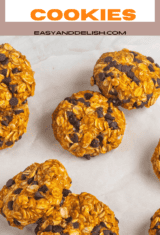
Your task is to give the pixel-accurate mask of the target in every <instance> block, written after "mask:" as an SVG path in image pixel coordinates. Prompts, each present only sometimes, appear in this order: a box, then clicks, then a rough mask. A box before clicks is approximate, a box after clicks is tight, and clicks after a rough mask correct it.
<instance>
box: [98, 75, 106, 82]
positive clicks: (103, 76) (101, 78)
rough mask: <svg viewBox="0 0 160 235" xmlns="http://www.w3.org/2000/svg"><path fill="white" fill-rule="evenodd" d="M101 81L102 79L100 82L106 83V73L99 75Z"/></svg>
mask: <svg viewBox="0 0 160 235" xmlns="http://www.w3.org/2000/svg"><path fill="white" fill-rule="evenodd" d="M99 79H100V81H104V79H105V73H99Z"/></svg>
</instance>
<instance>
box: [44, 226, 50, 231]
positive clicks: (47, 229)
mask: <svg viewBox="0 0 160 235" xmlns="http://www.w3.org/2000/svg"><path fill="white" fill-rule="evenodd" d="M44 232H52V225H48V226H47V228H45V230H44Z"/></svg>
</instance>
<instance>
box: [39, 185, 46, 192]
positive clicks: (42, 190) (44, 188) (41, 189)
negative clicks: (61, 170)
mask: <svg viewBox="0 0 160 235" xmlns="http://www.w3.org/2000/svg"><path fill="white" fill-rule="evenodd" d="M38 191H39V192H43V193H46V192H47V191H48V188H47V186H46V185H45V184H44V185H43V186H42V187H40V188H39V189H38Z"/></svg>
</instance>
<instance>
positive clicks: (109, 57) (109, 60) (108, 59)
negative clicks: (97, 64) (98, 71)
mask: <svg viewBox="0 0 160 235" xmlns="http://www.w3.org/2000/svg"><path fill="white" fill-rule="evenodd" d="M112 59H113V58H112V57H111V56H107V57H106V58H105V59H104V62H106V63H107V62H111V61H112Z"/></svg>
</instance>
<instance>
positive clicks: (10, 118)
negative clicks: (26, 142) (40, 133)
mask: <svg viewBox="0 0 160 235" xmlns="http://www.w3.org/2000/svg"><path fill="white" fill-rule="evenodd" d="M34 90H35V80H34V72H33V71H32V69H31V65H30V63H29V62H28V60H27V59H26V57H25V56H24V55H22V54H21V53H20V52H18V51H16V50H15V49H14V48H13V47H12V46H11V45H9V44H7V43H5V44H3V45H0V150H1V149H5V148H7V147H10V146H13V145H14V143H15V142H16V141H18V140H19V139H21V137H22V135H23V134H24V133H25V132H26V128H27V124H28V119H29V108H28V102H27V98H28V97H29V96H33V95H34Z"/></svg>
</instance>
